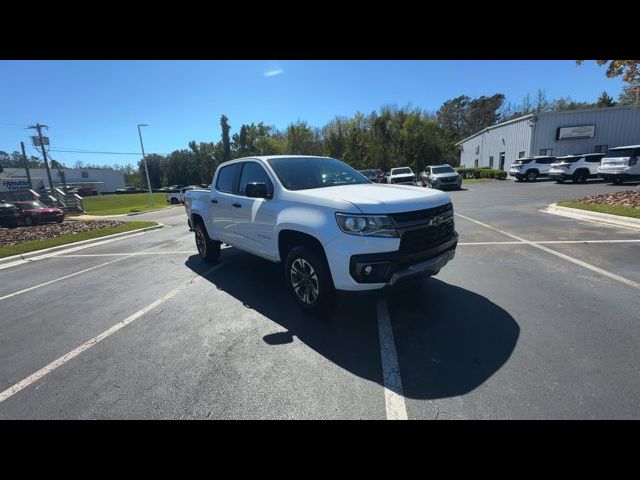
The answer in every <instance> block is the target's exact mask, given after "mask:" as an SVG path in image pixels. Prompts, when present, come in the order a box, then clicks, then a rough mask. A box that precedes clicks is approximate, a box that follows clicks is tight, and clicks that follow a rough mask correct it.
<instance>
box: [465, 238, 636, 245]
mask: <svg viewBox="0 0 640 480" xmlns="http://www.w3.org/2000/svg"><path fill="white" fill-rule="evenodd" d="M529 243H535V244H536V245H555V244H580V243H640V239H634V238H628V239H616V240H541V241H539V242H538V241H536V240H531V241H518V242H515V241H514V242H458V245H459V246H460V245H527V244H529Z"/></svg>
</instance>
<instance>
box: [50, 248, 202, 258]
mask: <svg viewBox="0 0 640 480" xmlns="http://www.w3.org/2000/svg"><path fill="white" fill-rule="evenodd" d="M194 253H198V251H197V250H192V251H189V252H165V251H162V252H136V253H78V254H71V255H60V256H58V257H56V258H83V257H135V256H136V255H183V254H185V255H189V254H194Z"/></svg>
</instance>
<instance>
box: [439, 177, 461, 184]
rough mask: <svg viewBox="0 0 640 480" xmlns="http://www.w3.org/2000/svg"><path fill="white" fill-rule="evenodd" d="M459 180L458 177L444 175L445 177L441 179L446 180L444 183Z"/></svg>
mask: <svg viewBox="0 0 640 480" xmlns="http://www.w3.org/2000/svg"><path fill="white" fill-rule="evenodd" d="M457 180H458V178H457V177H444V178H441V179H440V181H441V182H444V183H452V182H455V181H457Z"/></svg>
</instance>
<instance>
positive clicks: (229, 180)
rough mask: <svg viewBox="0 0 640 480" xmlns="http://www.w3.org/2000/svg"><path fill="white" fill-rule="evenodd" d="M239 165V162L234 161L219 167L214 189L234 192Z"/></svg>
mask: <svg viewBox="0 0 640 480" xmlns="http://www.w3.org/2000/svg"><path fill="white" fill-rule="evenodd" d="M241 166H242V164H241V163H234V164H231V165H227V166H224V167H220V172H219V173H218V178H217V179H216V190H218V191H219V192H224V193H234V189H235V188H234V187H235V184H236V178H237V176H238V172H239V171H240V167H241Z"/></svg>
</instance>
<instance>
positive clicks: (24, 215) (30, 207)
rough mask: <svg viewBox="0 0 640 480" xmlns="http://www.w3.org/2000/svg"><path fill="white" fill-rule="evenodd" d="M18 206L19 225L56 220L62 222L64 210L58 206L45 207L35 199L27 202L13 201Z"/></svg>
mask: <svg viewBox="0 0 640 480" xmlns="http://www.w3.org/2000/svg"><path fill="white" fill-rule="evenodd" d="M14 204H15V206H16V207H17V208H18V214H19V215H20V216H19V218H18V223H20V224H21V225H34V224H36V223H45V222H57V223H62V221H63V220H64V212H63V211H62V210H60V209H59V208H55V207H47V206H46V205H45V204H44V203H41V202H38V201H37V200H30V201H28V202H15V203H14Z"/></svg>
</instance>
